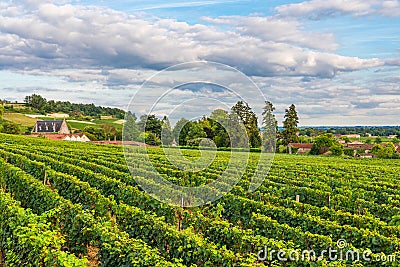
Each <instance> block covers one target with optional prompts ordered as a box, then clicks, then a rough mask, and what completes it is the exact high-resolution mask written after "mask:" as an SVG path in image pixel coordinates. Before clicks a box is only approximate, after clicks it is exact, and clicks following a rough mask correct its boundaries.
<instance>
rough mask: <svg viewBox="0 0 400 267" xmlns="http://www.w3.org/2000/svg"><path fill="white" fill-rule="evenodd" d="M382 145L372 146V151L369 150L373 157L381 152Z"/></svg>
mask: <svg viewBox="0 0 400 267" xmlns="http://www.w3.org/2000/svg"><path fill="white" fill-rule="evenodd" d="M382 148H383V147H382V145H380V144H376V145H374V146H373V147H372V149H371V154H374V155H375V156H377V155H378V153H379V151H381V150H382Z"/></svg>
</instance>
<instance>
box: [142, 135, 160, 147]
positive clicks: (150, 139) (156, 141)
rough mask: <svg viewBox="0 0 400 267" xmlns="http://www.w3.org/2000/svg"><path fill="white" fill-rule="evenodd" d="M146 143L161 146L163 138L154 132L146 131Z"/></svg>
mask: <svg viewBox="0 0 400 267" xmlns="http://www.w3.org/2000/svg"><path fill="white" fill-rule="evenodd" d="M144 134H145V143H146V144H148V145H151V146H159V145H161V140H160V138H158V136H157V135H156V134H155V133H153V132H145V133H144Z"/></svg>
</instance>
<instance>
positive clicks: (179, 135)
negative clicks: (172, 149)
mask: <svg viewBox="0 0 400 267" xmlns="http://www.w3.org/2000/svg"><path fill="white" fill-rule="evenodd" d="M189 130H190V125H189V121H188V120H187V119H185V118H182V119H180V120H179V121H178V122H177V123H176V124H175V127H174V129H173V131H172V135H173V137H174V138H175V141H176V142H177V143H178V144H179V145H180V146H184V145H186V139H187V138H186V136H187V134H188V132H189Z"/></svg>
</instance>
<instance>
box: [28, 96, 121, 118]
mask: <svg viewBox="0 0 400 267" xmlns="http://www.w3.org/2000/svg"><path fill="white" fill-rule="evenodd" d="M24 101H25V103H26V104H27V105H28V106H30V107H32V108H34V109H36V110H38V111H39V112H42V113H44V112H48V113H50V112H63V113H67V114H69V115H71V116H77V117H82V116H90V117H94V118H100V116H101V115H104V116H113V117H116V118H118V119H123V118H124V116H125V111H123V110H121V109H118V108H110V107H101V106H95V105H94V104H75V103H71V102H69V101H65V102H64V101H54V100H49V101H47V100H46V99H45V98H43V97H42V96H40V95H36V94H33V95H31V96H26V97H25V100H24Z"/></svg>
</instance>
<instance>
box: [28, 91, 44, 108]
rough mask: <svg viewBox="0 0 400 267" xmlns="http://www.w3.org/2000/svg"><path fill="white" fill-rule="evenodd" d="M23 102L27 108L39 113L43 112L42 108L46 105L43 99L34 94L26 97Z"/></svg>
mask: <svg viewBox="0 0 400 267" xmlns="http://www.w3.org/2000/svg"><path fill="white" fill-rule="evenodd" d="M24 101H25V103H26V104H27V105H28V106H31V107H33V108H35V109H37V110H39V111H44V107H45V106H46V104H47V101H46V99H45V98H43V97H42V96H40V95H36V94H33V95H31V96H26V97H25V100H24Z"/></svg>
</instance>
